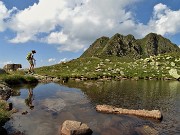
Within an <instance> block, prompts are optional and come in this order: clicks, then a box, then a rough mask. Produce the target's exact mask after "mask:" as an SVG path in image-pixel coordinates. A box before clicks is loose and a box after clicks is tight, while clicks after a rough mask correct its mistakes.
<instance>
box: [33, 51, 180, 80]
mask: <svg viewBox="0 0 180 135" xmlns="http://www.w3.org/2000/svg"><path fill="white" fill-rule="evenodd" d="M168 57H170V58H169V59H168ZM107 59H108V60H107ZM149 59H150V60H148V59H147V58H144V59H138V60H133V59H129V58H127V57H126V58H119V57H106V58H103V59H101V58H97V57H86V58H78V59H75V60H72V61H69V62H66V63H61V64H56V65H52V66H45V67H40V68H37V69H36V73H38V74H41V75H48V76H53V77H59V78H61V77H62V78H63V77H69V78H70V77H74V78H80V77H82V76H83V77H86V78H89V79H92V78H94V79H96V78H102V77H103V76H106V77H113V78H115V77H119V76H120V77H127V78H134V77H137V78H140V79H146V78H155V79H163V78H172V77H171V76H170V75H169V70H170V69H171V68H175V69H177V71H178V73H179V72H180V61H176V60H180V54H179V53H173V54H163V55H158V56H151V57H150V58H149ZM171 63H175V66H173V65H171ZM98 69H99V70H98ZM97 70H98V71H97Z"/></svg>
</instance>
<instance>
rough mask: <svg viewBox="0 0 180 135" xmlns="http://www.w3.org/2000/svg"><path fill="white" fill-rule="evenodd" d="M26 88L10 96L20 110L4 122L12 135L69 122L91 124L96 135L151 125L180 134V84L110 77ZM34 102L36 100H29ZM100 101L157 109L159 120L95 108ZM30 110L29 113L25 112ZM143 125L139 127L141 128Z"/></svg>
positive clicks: (51, 130) (125, 134)
mask: <svg viewBox="0 0 180 135" xmlns="http://www.w3.org/2000/svg"><path fill="white" fill-rule="evenodd" d="M66 85H67V86H63V85H60V84H55V83H49V84H38V85H37V86H34V87H29V86H23V87H19V88H14V89H17V92H16V93H15V95H16V96H13V97H11V98H10V99H9V102H12V103H13V105H14V107H15V108H17V109H18V110H19V112H18V113H16V114H13V118H12V119H11V120H10V121H9V122H7V123H6V125H5V126H4V127H5V128H6V129H7V131H8V132H9V133H12V132H13V131H16V130H19V131H21V132H24V133H25V134H26V135H58V134H59V129H60V125H61V124H62V123H63V122H64V121H65V120H77V121H81V122H84V123H86V124H88V126H89V127H90V128H91V129H92V130H93V135H110V134H113V135H138V134H139V135H140V134H141V129H142V128H141V127H142V126H143V125H148V126H150V127H152V128H154V129H156V130H157V131H158V132H159V134H162V135H167V134H172V135H178V134H180V115H179V114H180V82H178V81H144V80H143V81H130V80H125V81H110V82H78V83H74V82H69V83H68V84H66ZM31 102H32V103H31ZM97 104H109V105H115V106H117V107H122V108H129V109H148V110H153V109H159V110H161V111H162V113H163V116H164V118H163V120H162V121H161V122H159V121H154V120H149V119H144V118H138V117H135V116H128V115H113V114H112V115H111V114H103V113H98V112H96V111H95V106H96V105H97ZM25 111H27V112H28V113H27V114H26V115H22V112H25ZM139 129H140V130H139Z"/></svg>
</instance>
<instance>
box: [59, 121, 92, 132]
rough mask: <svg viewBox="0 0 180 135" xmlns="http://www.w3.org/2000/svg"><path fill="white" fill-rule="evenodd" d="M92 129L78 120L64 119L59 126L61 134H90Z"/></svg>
mask: <svg viewBox="0 0 180 135" xmlns="http://www.w3.org/2000/svg"><path fill="white" fill-rule="evenodd" d="M91 134H92V130H91V129H90V128H89V127H88V126H87V125H86V124H84V123H82V122H79V121H71V120H66V121H65V122H64V123H63V125H62V128H61V135H91Z"/></svg>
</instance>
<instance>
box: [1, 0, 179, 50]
mask: <svg viewBox="0 0 180 135" xmlns="http://www.w3.org/2000/svg"><path fill="white" fill-rule="evenodd" d="M138 1H140V0H126V1H124V0H118V1H117V0H53V2H52V1H51V0H39V2H38V3H35V4H34V5H33V6H30V7H28V8H26V9H24V10H16V11H17V12H16V13H14V14H13V15H11V14H12V11H13V10H11V11H10V10H9V11H8V10H7V9H6V7H5V6H4V5H3V3H2V2H0V13H1V15H0V31H3V30H4V29H5V28H6V27H5V26H7V27H8V28H9V29H11V30H13V31H14V32H15V33H16V34H17V35H16V36H15V37H14V38H13V39H10V40H9V41H10V42H12V43H24V42H28V41H31V40H33V41H38V42H45V43H48V44H55V45H56V47H57V49H58V50H59V51H78V50H84V49H85V48H87V47H88V46H89V45H90V44H91V43H92V42H93V41H94V40H95V39H97V38H99V37H101V36H109V37H110V36H112V35H114V34H115V33H121V34H125V35H126V34H133V35H135V36H136V38H139V37H142V36H145V35H146V34H148V33H149V32H156V33H158V34H162V35H165V34H176V33H179V32H180V23H179V22H180V10H177V11H173V10H171V9H170V8H169V7H167V6H166V5H164V4H161V3H160V4H157V5H155V6H154V9H153V13H152V18H151V19H150V20H149V22H148V23H147V24H143V23H137V22H136V20H135V18H134V16H133V14H132V12H131V10H130V8H128V10H127V8H126V7H127V6H129V5H132V4H134V3H135V2H138ZM7 17H9V18H10V19H9V21H8V22H6V25H5V22H4V21H3V19H4V18H7ZM44 35H46V36H44Z"/></svg>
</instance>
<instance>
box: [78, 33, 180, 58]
mask: <svg viewBox="0 0 180 135" xmlns="http://www.w3.org/2000/svg"><path fill="white" fill-rule="evenodd" d="M171 52H180V48H179V47H178V46H177V45H176V44H173V43H172V42H171V41H170V40H169V39H167V38H164V37H163V36H161V35H158V34H155V33H150V34H148V35H146V36H145V37H144V38H142V39H135V37H134V36H133V35H130V34H129V35H127V36H123V35H121V34H118V33H117V34H115V35H114V36H112V37H111V38H108V37H101V38H99V39H97V40H96V41H95V42H94V43H93V44H92V45H90V47H89V48H88V49H87V50H86V51H85V52H84V53H83V54H82V55H81V58H82V57H100V58H102V57H106V56H118V57H128V58H143V57H149V56H152V55H158V54H165V53H171Z"/></svg>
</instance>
